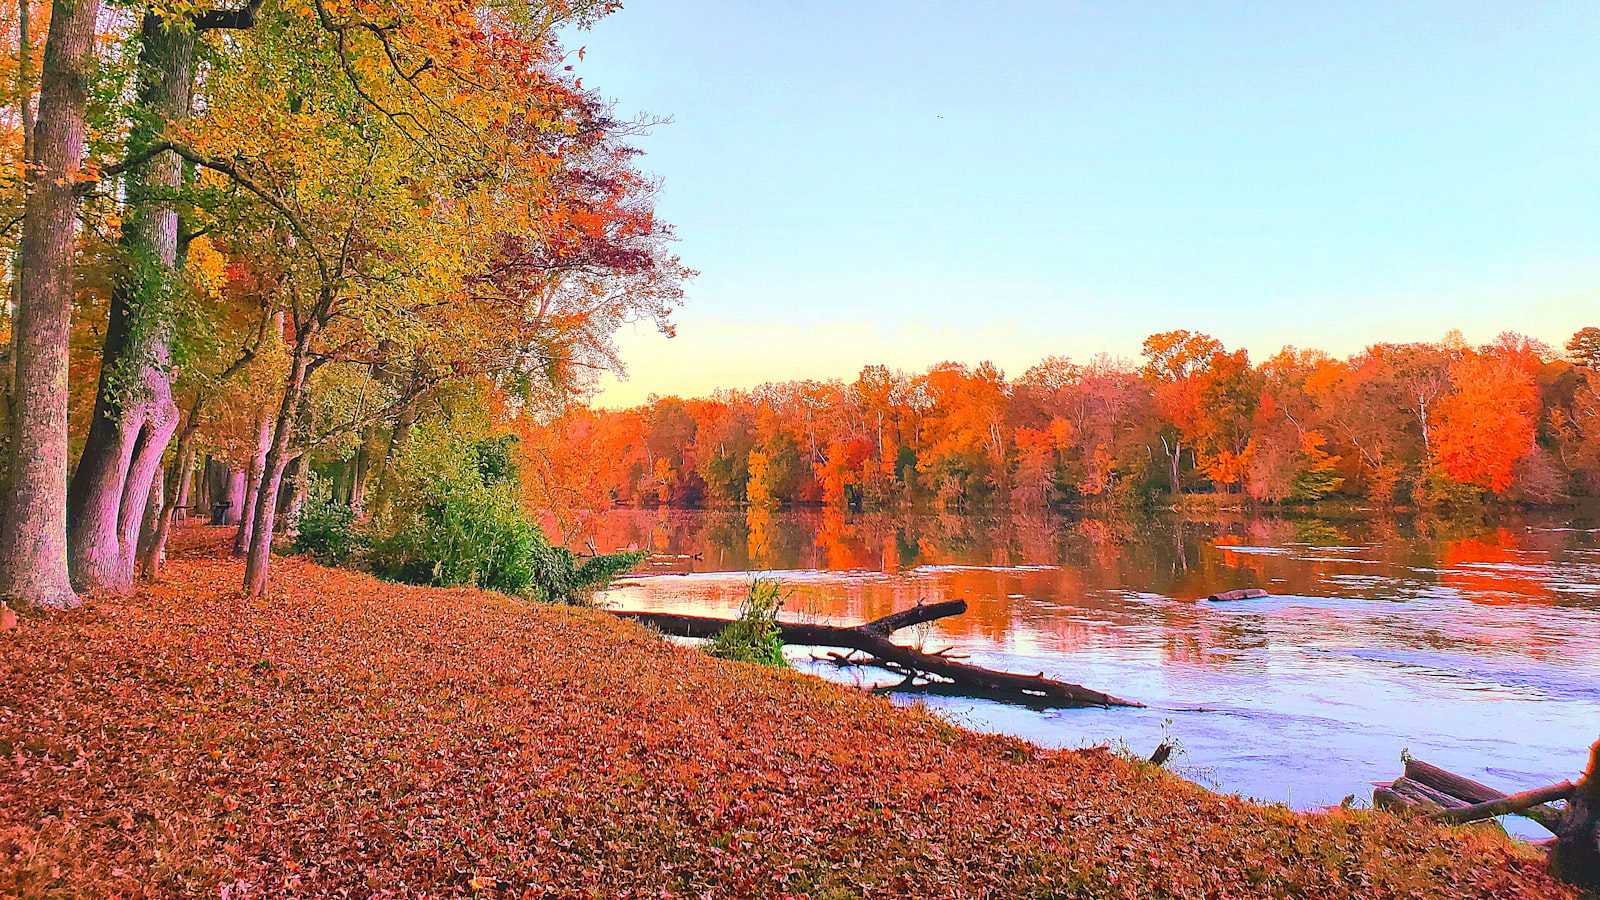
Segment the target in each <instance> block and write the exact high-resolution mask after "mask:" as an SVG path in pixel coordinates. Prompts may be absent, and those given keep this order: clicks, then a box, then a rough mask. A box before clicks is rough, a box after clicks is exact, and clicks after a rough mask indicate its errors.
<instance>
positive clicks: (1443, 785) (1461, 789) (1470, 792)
mask: <svg viewBox="0 0 1600 900" xmlns="http://www.w3.org/2000/svg"><path fill="white" fill-rule="evenodd" d="M1405 764H1406V774H1405V777H1406V778H1407V779H1409V780H1411V781H1414V782H1417V783H1419V784H1422V785H1425V786H1427V787H1429V788H1432V789H1434V790H1436V791H1439V792H1441V793H1443V794H1445V795H1446V796H1449V797H1452V798H1455V799H1457V800H1458V801H1459V802H1458V805H1459V806H1470V805H1471V804H1474V803H1489V802H1491V801H1494V800H1502V799H1504V798H1505V797H1506V796H1507V795H1506V793H1505V792H1504V791H1497V790H1495V789H1494V788H1492V787H1489V786H1488V785H1486V784H1483V783H1481V782H1477V781H1473V780H1472V779H1471V778H1466V777H1464V776H1461V775H1457V774H1456V773H1454V772H1449V771H1446V770H1444V769H1441V768H1439V767H1438V766H1435V765H1433V764H1431V763H1425V762H1423V761H1422V760H1420V759H1407V760H1406V761H1405ZM1520 815H1523V816H1526V817H1528V818H1530V819H1532V820H1533V821H1535V822H1538V823H1539V824H1540V825H1543V826H1544V827H1545V828H1547V829H1549V830H1550V831H1551V833H1554V832H1555V830H1556V825H1557V823H1559V822H1560V821H1561V810H1559V809H1556V808H1554V807H1550V806H1531V807H1529V808H1527V809H1525V810H1522V811H1521V813H1520Z"/></svg>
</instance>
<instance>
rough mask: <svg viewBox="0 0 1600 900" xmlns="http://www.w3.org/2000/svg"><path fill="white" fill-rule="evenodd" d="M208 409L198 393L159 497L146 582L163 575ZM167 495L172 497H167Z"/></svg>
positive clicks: (142, 559) (142, 558) (143, 569)
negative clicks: (169, 541)
mask: <svg viewBox="0 0 1600 900" xmlns="http://www.w3.org/2000/svg"><path fill="white" fill-rule="evenodd" d="M204 405H205V395H204V393H196V394H195V397H194V402H192V403H190V404H189V415H188V417H187V418H186V419H185V420H184V423H183V429H182V430H181V431H179V432H178V446H177V447H176V448H174V449H173V453H172V468H171V470H170V471H169V472H168V474H167V476H166V479H165V480H166V490H165V491H163V492H160V493H158V494H155V495H154V496H160V497H162V498H163V500H162V506H161V510H160V512H158V513H157V514H156V524H155V534H154V535H153V537H152V538H151V540H150V542H149V543H148V545H147V546H145V547H142V548H141V550H140V554H139V571H140V574H141V575H142V576H143V577H144V578H147V579H148V578H156V577H158V576H160V574H161V563H162V561H163V560H164V559H165V558H166V554H167V539H168V538H169V537H170V536H171V535H172V520H173V517H174V516H176V515H177V512H178V507H180V506H183V505H185V504H186V503H187V502H188V494H189V479H190V476H191V474H192V472H193V470H194V436H195V433H196V432H198V431H199V430H200V410H201V408H202V407H203V406H204ZM167 492H170V493H171V496H170V497H167V496H166V494H167Z"/></svg>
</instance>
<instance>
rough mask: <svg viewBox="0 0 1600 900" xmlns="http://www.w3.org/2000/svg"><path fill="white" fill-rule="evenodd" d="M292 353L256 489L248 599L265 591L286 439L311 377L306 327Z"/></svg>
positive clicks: (297, 336) (310, 332) (298, 329)
mask: <svg viewBox="0 0 1600 900" xmlns="http://www.w3.org/2000/svg"><path fill="white" fill-rule="evenodd" d="M295 331H296V334H295V344H294V349H293V352H292V353H291V355H290V357H289V377H288V379H287V381H286V382H285V383H284V388H283V401H282V402H281V403H280V404H279V405H278V416H277V419H276V421H275V422H274V423H273V429H272V444H271V445H270V446H269V447H268V448H267V458H266V467H265V469H264V475H263V477H262V479H261V484H260V485H259V486H258V488H257V491H256V496H255V497H254V498H252V499H253V501H254V503H255V507H256V509H255V527H254V528H253V529H252V530H251V534H250V552H249V554H248V555H247V556H246V557H245V564H244V591H245V594H246V595H248V596H251V597H260V596H263V595H265V594H266V592H267V577H268V570H269V569H270V568H271V565H272V535H273V529H274V527H275V525H276V520H277V515H278V489H279V487H280V486H281V485H282V483H283V470H284V467H285V466H287V465H288V463H289V440H290V438H292V437H293V434H294V430H295V425H296V424H297V423H298V422H299V419H300V413H301V410H302V407H303V406H304V400H305V387H306V379H307V378H309V377H310V374H311V338H312V335H313V334H314V332H315V329H314V328H313V327H311V326H309V325H300V326H297V327H296V329H295Z"/></svg>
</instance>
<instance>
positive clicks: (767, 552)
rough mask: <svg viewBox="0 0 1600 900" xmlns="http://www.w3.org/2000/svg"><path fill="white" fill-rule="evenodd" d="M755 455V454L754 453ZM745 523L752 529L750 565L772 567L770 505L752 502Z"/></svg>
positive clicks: (749, 540)
mask: <svg viewBox="0 0 1600 900" xmlns="http://www.w3.org/2000/svg"><path fill="white" fill-rule="evenodd" d="M752 455H754V454H752ZM744 521H745V525H746V526H748V527H749V529H750V535H749V538H748V539H747V541H748V547H749V552H750V565H751V567H752V568H756V569H768V568H771V567H772V536H773V530H774V529H773V521H772V508H771V507H770V506H757V505H754V504H752V505H751V506H750V508H749V509H748V510H746V512H745V516H744Z"/></svg>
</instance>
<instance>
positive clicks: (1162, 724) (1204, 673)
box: [577, 509, 1600, 836]
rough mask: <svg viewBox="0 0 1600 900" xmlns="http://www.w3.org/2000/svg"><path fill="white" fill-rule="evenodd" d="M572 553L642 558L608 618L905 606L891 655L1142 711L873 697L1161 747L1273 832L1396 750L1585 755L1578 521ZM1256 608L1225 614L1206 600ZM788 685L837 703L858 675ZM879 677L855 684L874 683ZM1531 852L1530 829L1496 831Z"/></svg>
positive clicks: (878, 518)
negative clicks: (1101, 696) (1102, 698)
mask: <svg viewBox="0 0 1600 900" xmlns="http://www.w3.org/2000/svg"><path fill="white" fill-rule="evenodd" d="M577 534H578V535H581V537H578V540H580V541H584V542H586V541H589V540H592V541H593V545H594V546H595V547H597V548H599V549H601V550H607V549H617V548H627V547H633V548H642V549H648V550H650V551H652V552H653V553H655V554H657V555H656V556H655V557H653V558H652V560H651V562H650V563H649V564H648V565H647V566H645V567H644V568H643V569H642V570H641V571H639V572H638V573H636V574H634V575H631V576H629V577H626V578H624V579H622V580H620V581H618V582H617V583H616V584H615V585H614V586H613V587H612V588H611V589H609V590H608V591H606V592H604V593H603V594H602V595H601V597H600V599H601V600H602V602H605V603H607V604H610V605H613V606H615V607H618V608H625V609H652V610H668V611H675V612H688V613H700V614H716V615H729V614H733V613H734V612H735V611H736V610H737V608H738V605H739V600H740V598H741V597H742V596H743V594H744V593H745V591H746V589H747V587H748V584H749V580H750V578H751V577H752V576H753V575H754V574H757V573H765V574H767V575H770V576H771V577H773V578H776V579H777V580H779V581H780V582H781V584H782V585H783V588H784V590H785V591H786V592H787V594H788V597H787V600H786V603H785V615H786V616H788V617H792V618H796V619H808V620H818V621H833V622H838V623H842V624H844V623H855V622H859V621H863V620H866V619H872V618H876V617H878V616H881V615H885V614H887V613H890V612H892V611H894V610H897V609H901V608H904V607H906V606H909V605H911V604H914V603H916V602H917V601H919V600H921V601H927V602H935V601H940V600H947V599H958V598H959V599H963V600H966V601H967V603H968V604H969V608H970V611H969V612H968V613H967V614H966V615H964V616H961V617H959V618H952V619H945V620H942V621H940V622H938V623H936V624H934V625H932V626H925V627H924V628H923V629H921V633H913V632H902V633H901V634H900V635H899V639H901V640H907V639H911V640H920V641H922V642H924V644H925V646H926V647H927V648H928V649H936V648H939V647H946V646H948V647H953V648H955V649H956V650H957V651H959V652H962V653H965V654H968V655H970V657H971V658H972V659H973V660H974V661H976V662H979V663H981V664H983V665H987V666H990V667H994V668H1003V669H1008V670H1012V671H1019V672H1030V673H1031V672H1044V673H1047V674H1049V675H1052V676H1054V677H1057V678H1061V679H1064V680H1067V681H1073V682H1078V683H1081V684H1084V685H1087V686H1089V687H1093V688H1097V689H1100V690H1104V691H1107V692H1109V693H1113V694H1116V695H1118V696H1122V697H1126V698H1129V699H1133V700H1138V701H1140V702H1143V703H1146V704H1148V708H1147V709H1110V710H1100V709H1048V710H1036V709H1028V708H1023V707H1018V706H1013V705H1007V704H1002V703H997V702H992V701H986V700H977V699H972V698H967V697H951V696H939V695H920V696H907V695H898V696H897V700H898V701H899V702H923V703H926V704H927V705H928V706H929V707H930V708H932V709H934V710H936V711H937V712H938V713H939V714H941V715H942V716H944V717H945V718H947V719H949V720H951V721H953V722H956V723H957V724H961V725H965V726H967V727H970V728H975V729H980V730H989V731H998V732H1005V733H1009V734H1014V735H1018V736H1021V737H1023V738H1026V739H1028V740H1031V741H1034V742H1036V743H1039V744H1042V745H1047V746H1058V747H1074V746H1083V745H1087V744H1095V743H1107V742H1109V743H1116V742H1121V743H1123V744H1125V745H1126V746H1127V747H1128V748H1130V749H1132V750H1134V751H1136V752H1139V753H1143V754H1147V753H1149V752H1150V751H1151V750H1152V749H1153V748H1154V747H1155V746H1156V745H1157V744H1159V743H1160V742H1161V741H1162V740H1163V739H1164V738H1165V737H1167V736H1170V737H1172V738H1175V739H1176V741H1177V743H1178V744H1179V746H1180V747H1181V753H1180V754H1179V756H1178V758H1177V760H1176V768H1177V769H1178V770H1179V771H1180V772H1183V773H1184V774H1186V775H1188V776H1189V777H1192V778H1194V779H1196V780H1198V781H1201V782H1202V783H1206V784H1209V785H1210V786H1212V787H1214V788H1216V789H1218V790H1221V791H1226V792H1237V793H1239V794H1242V795H1245V796H1248V797H1252V798H1255V799H1258V800H1263V801H1268V802H1280V803H1285V804H1288V805H1290V806H1292V807H1294V808H1297V809H1306V808H1313V807H1318V806H1324V805H1328V804H1336V803H1338V802H1340V800H1341V799H1342V798H1344V797H1345V796H1347V795H1352V794H1353V795H1355V797H1356V798H1357V799H1358V800H1360V801H1363V802H1365V801H1369V800H1370V798H1371V784H1370V783H1371V782H1373V781H1379V780H1389V779H1391V778H1393V777H1394V776H1396V775H1397V774H1399V771H1400V754H1401V751H1402V750H1409V751H1410V752H1411V753H1412V754H1414V755H1416V756H1418V757H1420V758H1422V759H1425V760H1427V761H1429V762H1433V763H1436V764H1438V765H1442V766H1445V767H1446V768H1449V769H1452V770H1455V771H1458V772H1461V773H1462V774H1466V775H1469V776H1472V777H1475V778H1478V779H1480V780H1483V781H1486V782H1488V783H1489V784H1492V785H1495V786H1497V787H1501V788H1503V789H1505V790H1508V791H1512V790H1520V789H1524V788H1529V787H1536V786H1539V785H1542V784H1548V783H1550V782H1552V781H1555V780H1559V779H1560V778H1565V777H1572V776H1575V775H1576V774H1577V773H1578V772H1579V771H1581V769H1582V767H1583V763H1584V761H1585V759H1586V757H1587V747H1588V745H1589V744H1590V743H1591V742H1593V741H1594V740H1595V738H1596V736H1597V735H1600V515H1596V514H1595V513H1593V512H1588V513H1578V514H1574V513H1571V512H1564V513H1550V514H1529V515H1526V516H1516V517H1512V518H1504V519H1499V520H1487V521H1486V520H1484V519H1483V518H1482V517H1477V518H1471V519H1468V520H1466V521H1460V520H1448V519H1437V518H1431V517H1404V516H1388V517H1384V516H1373V515H1360V514H1350V515H1348V516H1346V517H1343V518H1337V519H1327V518H1284V517H1252V516H1248V515H1243V514H1240V515H1231V514H1227V513H1221V514H1208V515H1205V516H1180V515H1177V514H1172V513H1168V514H1162V515H1155V516H1148V517H1146V516H1129V517H1079V518H1072V517H1060V516H1054V515H1036V516H1019V515H983V514H970V515H957V514H938V513H894V514H886V513H870V514H838V513H828V512H824V511H821V510H814V509H802V510H784V511H776V512H766V511H761V510H756V511H745V510H672V509H660V510H639V509H615V510H608V511H605V512H602V513H599V514H594V515H592V516H589V517H586V518H585V519H584V521H583V523H582V530H581V531H580V532H578V533H577ZM1239 587H1261V588H1265V589H1266V590H1268V591H1270V592H1271V594H1272V596H1271V597H1269V598H1265V599H1258V600H1246V601H1239V602H1232V603H1211V602H1206V601H1205V600H1204V599H1203V598H1205V597H1206V596H1207V595H1208V594H1211V593H1214V592H1217V591H1222V590H1228V589H1231V588H1239ZM809 652H810V651H808V650H804V649H801V648H791V656H792V658H793V660H794V661H795V662H796V664H797V665H799V666H801V667H802V668H806V669H809V670H811V671H815V672H816V673H817V674H819V675H822V676H824V677H829V678H835V679H840V680H847V681H850V680H855V679H859V678H862V677H871V676H863V675H862V674H861V672H860V671H859V670H838V669H835V668H834V667H832V666H829V665H817V664H813V663H812V662H811V660H810V657H809ZM880 677H881V676H880ZM1507 824H1508V825H1510V826H1512V827H1513V830H1514V831H1516V832H1518V833H1524V834H1527V835H1529V836H1541V835H1542V832H1540V831H1539V829H1538V828H1537V826H1533V825H1531V824H1519V822H1518V820H1512V821H1511V822H1508V823H1507Z"/></svg>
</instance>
